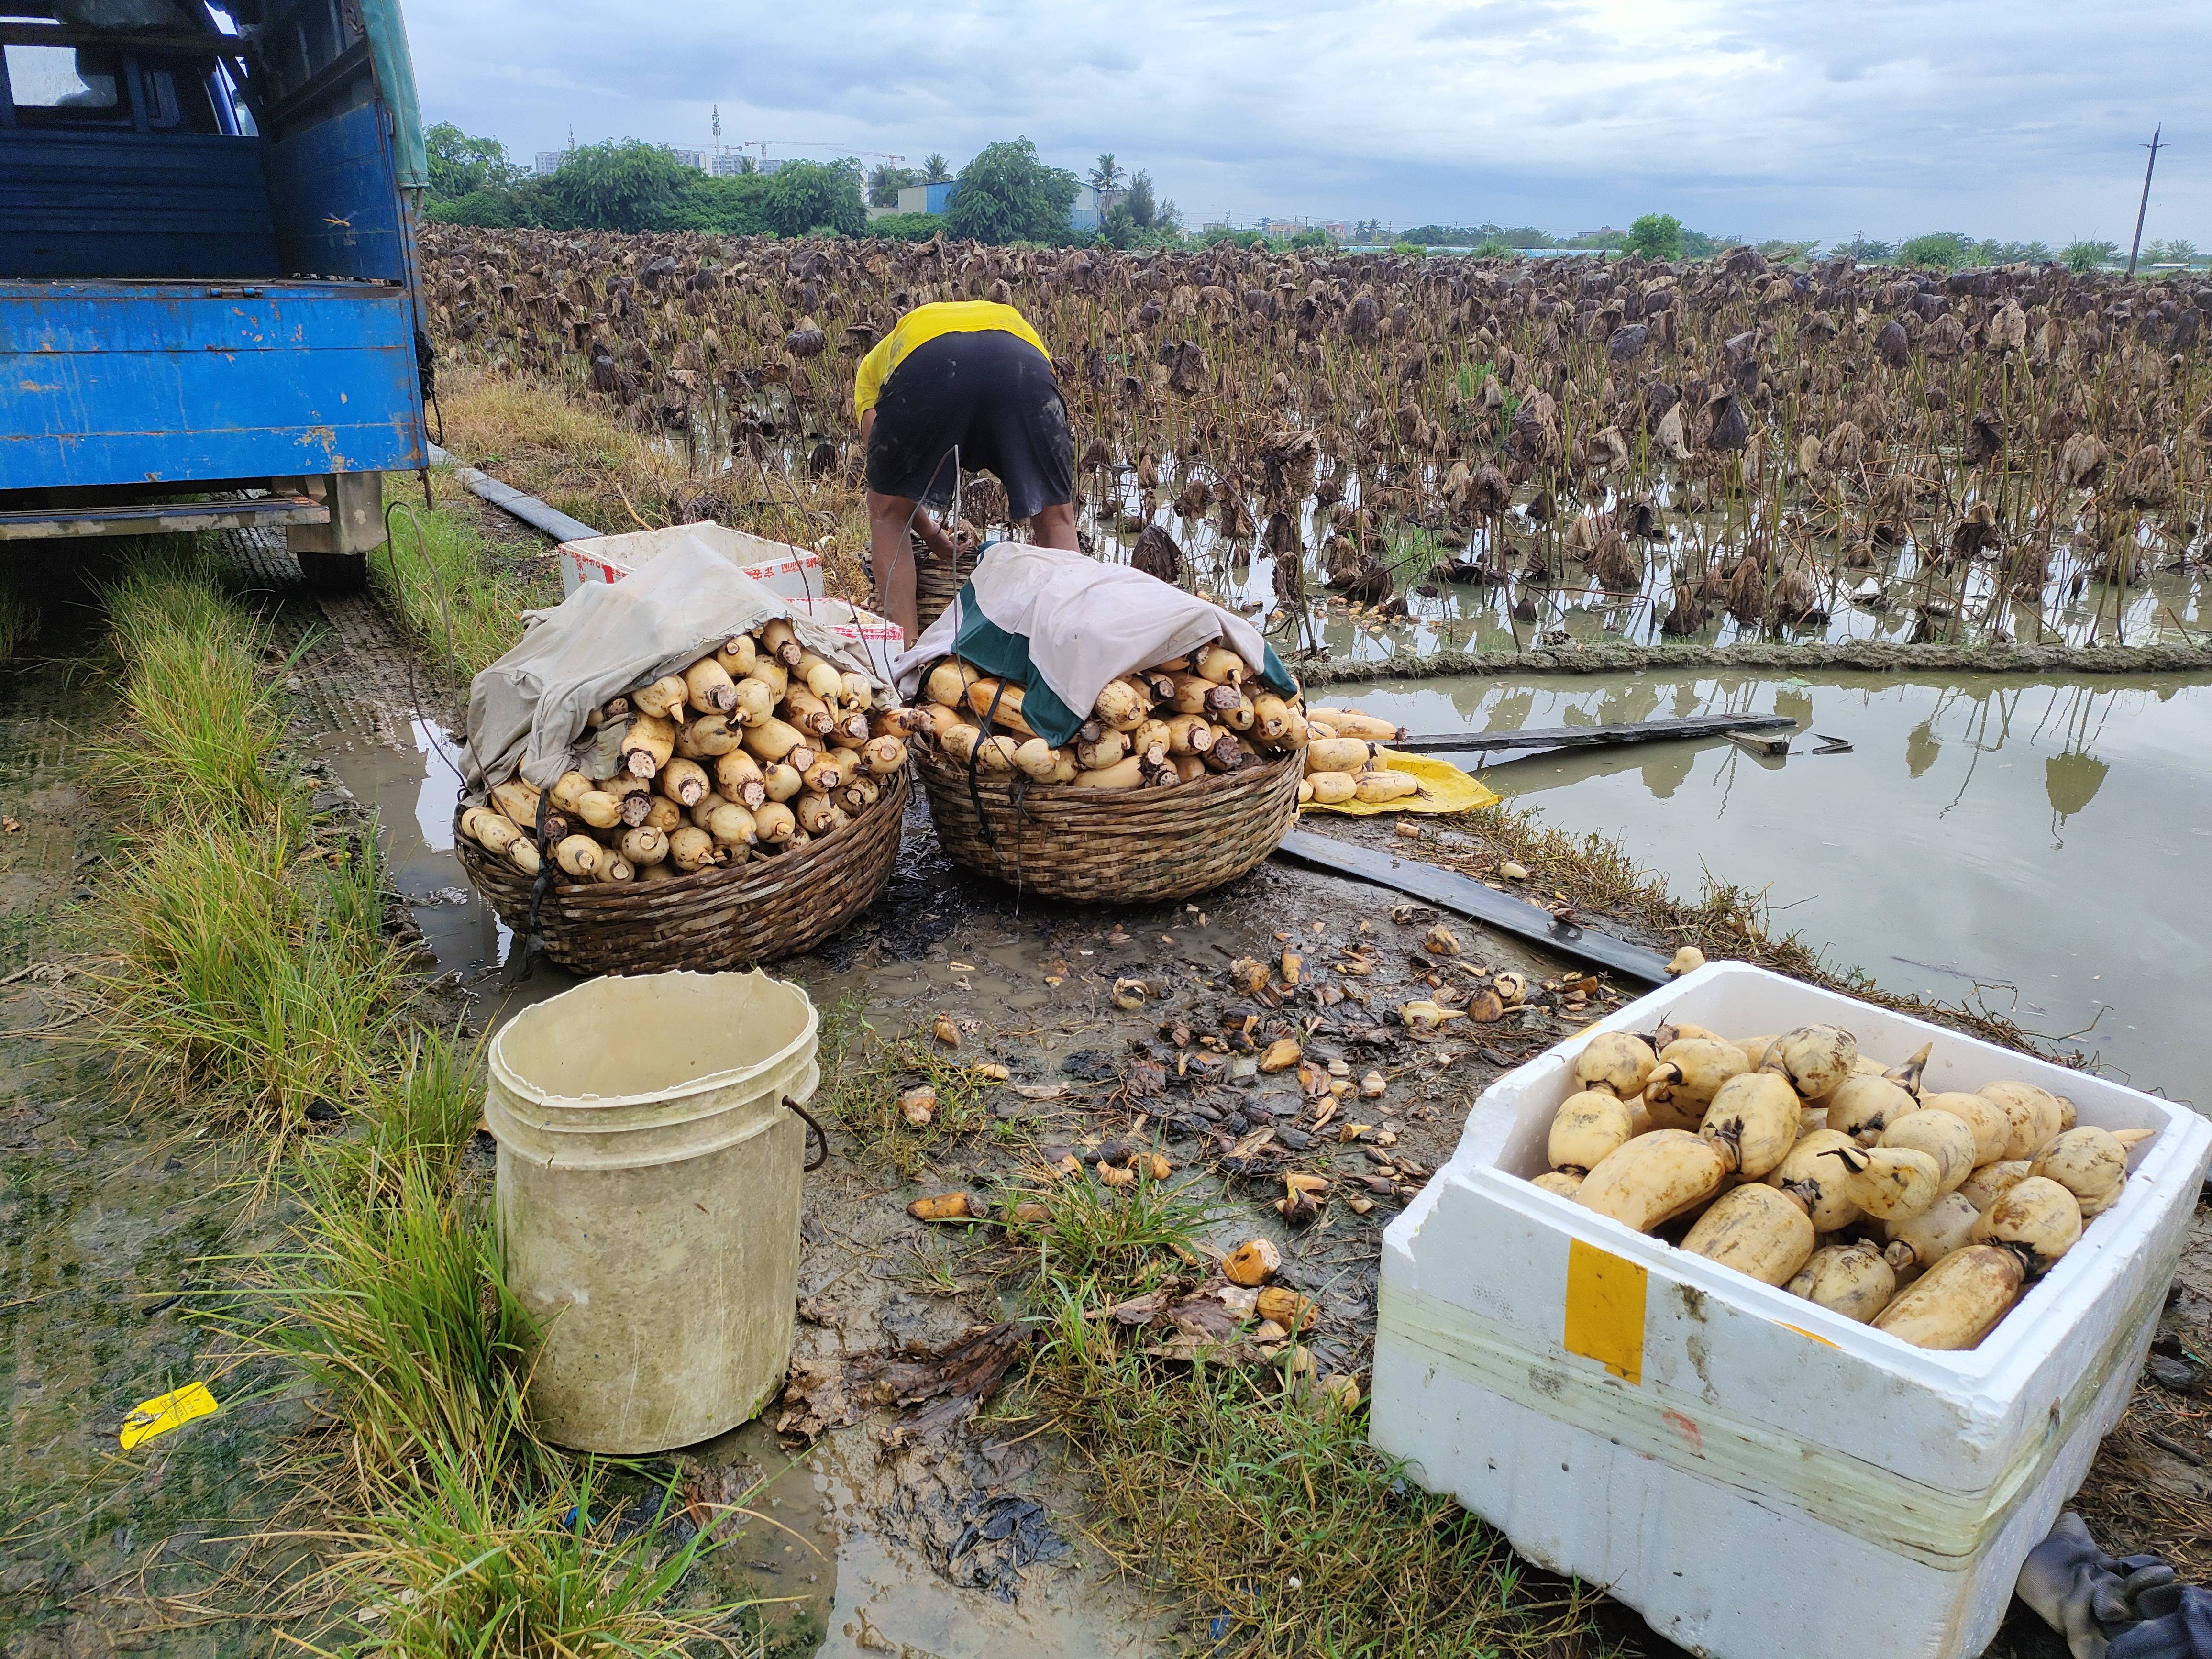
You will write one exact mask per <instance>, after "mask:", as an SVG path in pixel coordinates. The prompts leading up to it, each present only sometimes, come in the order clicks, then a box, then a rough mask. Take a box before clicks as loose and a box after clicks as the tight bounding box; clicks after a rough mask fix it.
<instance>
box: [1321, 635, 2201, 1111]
mask: <svg viewBox="0 0 2212 1659" xmlns="http://www.w3.org/2000/svg"><path fill="white" fill-rule="evenodd" d="M1347 700H1348V701H1354V702H1357V703H1358V706H1360V707H1361V708H1366V709H1369V710H1370V711H1371V712H1373V713H1376V714H1383V715H1384V716H1386V717H1388V718H1389V719H1392V720H1397V721H1399V722H1400V723H1401V724H1403V725H1406V726H1411V727H1413V729H1414V730H1416V731H1423V732H1434V731H1474V732H1483V731H1516V730H1523V729H1530V728H1539V727H1545V726H1594V725H1597V724H1601V723H1604V722H1610V721H1620V720H1639V719H1650V718H1655V717H1659V716H1662V715H1664V716H1682V715H1690V714H1709V713H1730V714H1764V713H1769V712H1771V713H1778V714H1787V715H1789V716H1790V717H1791V718H1793V719H1794V720H1796V722H1797V723H1798V726H1799V727H1800V730H1801V732H1803V733H1804V734H1805V735H1804V736H1803V737H1802V738H1801V740H1800V741H1799V742H1798V743H1797V744H1796V746H1795V748H1794V750H1793V751H1792V753H1791V754H1790V757H1789V758H1787V759H1786V760H1781V759H1776V760H1763V759H1762V758H1761V757H1755V756H1753V755H1751V754H1750V753H1748V752H1747V751H1746V750H1743V749H1742V748H1741V747H1740V746H1738V745H1737V744H1732V743H1729V742H1728V741H1726V740H1724V739H1716V740H1711V741H1707V742H1702V743H1670V744H1651V745H1644V746H1638V747H1634V748H1615V749H1607V750H1582V749H1565V750H1548V751H1543V752H1541V753H1538V754H1536V755H1534V756H1533V757H1512V758H1500V759H1499V760H1498V761H1496V762H1494V763H1491V764H1489V765H1488V766H1486V767H1485V768H1484V770H1483V776H1484V778H1485V780H1486V781H1488V782H1489V783H1490V784H1491V786H1492V787H1494V788H1496V789H1498V791H1499V792H1500V793H1503V794H1505V795H1506V796H1508V797H1509V798H1511V799H1515V800H1516V801H1518V802H1520V803H1522V804H1526V805H1541V807H1542V808H1543V809H1544V811H1546V813H1547V817H1548V818H1549V819H1550V821H1551V822H1553V823H1555V824H1557V825H1558V826H1559V827H1560V828H1562V829H1568V830H1571V831H1573V832H1574V833H1577V834H1581V833H1584V832H1587V831H1589V830H1600V831H1603V832H1605V833H1607V834H1610V835H1613V836H1619V837H1620V839H1621V840H1622V841H1623V842H1625V843H1626V846H1627V847H1628V848H1629V850H1630V851H1631V853H1632V854H1634V855H1636V856H1637V857H1638V859H1639V860H1644V862H1646V863H1647V864H1649V865H1650V866H1651V867H1653V868H1654V869H1655V870H1656V872H1659V873H1661V874H1662V875H1663V876H1664V877H1665V878H1667V879H1668V883H1669V884H1670V885H1671V886H1673V887H1674V890H1676V891H1677V892H1679V893H1681V894H1683V895H1685V896H1694V895H1696V893H1697V892H1698V891H1699V889H1700V887H1701V885H1702V884H1704V882H1705V880H1706V878H1708V876H1709V875H1710V876H1711V878H1715V879H1717V880H1722V881H1725V882H1729V883H1732V884H1737V885H1741V886H1746V887H1750V888H1754V889H1759V888H1763V889H1765V890H1766V891H1767V893H1768V895H1769V897H1770V899H1771V902H1773V903H1775V904H1776V905H1777V906H1778V907H1786V908H1781V909H1780V910H1779V913H1778V921H1780V922H1781V923H1782V924H1784V925H1786V926H1789V927H1796V928H1800V929H1802V931H1803V932H1804V933H1806V935H1807V936H1808V939H1811V940H1812V941H1813V942H1814V943H1816V944H1819V945H1822V946H1824V947H1825V948H1826V949H1827V950H1828V951H1829V953H1830V955H1831V957H1832V960H1834V961H1835V962H1836V963H1838V965H1843V966H1849V965H1852V964H1857V965H1859V966H1863V967H1864V968H1865V969H1867V970H1868V971H1869V973H1871V974H1872V975H1874V976H1875V978H1876V979H1877V980H1878V981H1881V982H1882V983H1884V984H1887V985H1891V986H1893V987H1897V988H1899V989H1905V990H1917V991H1922V992H1928V993H1932V994H1937V995H1941V996H1943V997H1945V998H1946V999H1948V1000H1957V999H1958V998H1960V997H1961V996H1963V995H1969V994H1973V993H1974V991H1975V987H1976V986H1977V984H1980V985H1982V986H1984V987H2000V986H2002V987H2008V988H2005V989H2002V990H2000V989H1996V988H1990V989H1988V990H1986V991H1985V992H1984V994H1986V995H1988V996H1989V997H1990V999H1991V1001H1992V1005H1993V1006H2000V1007H2009V1006H2011V1000H2012V999H2013V998H2015V996H2016V997H2017V1006H2016V1008H2013V1010H2012V1012H2014V1013H2015V1018H2019V1019H2020V1020H2021V1023H2022V1024H2025V1025H2027V1027H2029V1028H2030V1029H2032V1030H2038V1031H2039V1032H2042V1033H2043V1034H2045V1035H2046V1036H2052V1037H2062V1036H2068V1035H2069V1034H2078V1035H2076V1036H2075V1047H2076V1048H2079V1049H2080V1050H2081V1052H2083V1053H2085V1054H2095V1055H2098V1056H2100V1057H2101V1059H2102V1060H2103V1061H2105V1062H2106V1063H2109V1064H2110V1065H2111V1066H2113V1068H2114V1069H2115V1070H2117V1071H2118V1072H2119V1073H2123V1074H2128V1075H2131V1076H2133V1077H2134V1078H2135V1079H2136V1081H2138V1082H2139V1083H2142V1084H2146V1085H2166V1086H2167V1087H2168V1088H2170V1089H2171V1090H2172V1091H2175V1092H2177V1093H2186V1092H2187V1091H2189V1089H2190V1088H2191V1087H2192V1086H2193V1079H2194V1078H2195V1076H2196V1075H2197V1073H2198V1072H2200V1071H2201V1069H2202V1056H2201V1054H2195V1053H2191V1052H2188V1050H2189V1049H2190V1048H2191V1044H2190V1042H2189V1040H2188V1034H2189V1033H2190V1032H2191V1030H2194V1029H2195V1027H2196V1024H2197V1018H2198V1017H2197V1012H2196V1009H2195V1006H2194V1002H2195V992H2194V988H2193V987H2195V986H2196V985H2197V983H2199V982H2200V981H2201V980H2202V979H2203V976H2204V975H2206V974H2207V973H2208V972H2212V959H2208V949H2207V945H2206V944H2205V941H2206V940H2207V939H2212V884H2207V883H2205V882H2203V881H2202V880H2200V879H2198V878H2196V877H2195V876H2194V875H2192V874H2191V872H2192V871H2195V870H2197V869H2198V868H2199V867H2200V866H2202V864H2203V860H2204V858H2205V855H2206V854H2208V853H2212V769H2209V768H2207V767H2205V766H2204V765H2203V756H2204V755H2205V753H2206V752H2207V751H2208V750H2212V684H2208V683H2207V682H2205V681H2203V680H2197V681H2190V680H2185V679H2180V678H2171V677H2143V678H2116V677H2096V678H2080V679H2075V680H2069V681H2063V682H2060V683H2057V684H2032V683H2028V682H2025V681H2023V680H2021V679H2020V678H2018V677H1996V676H1960V677H1954V678H1946V679H1941V680H1918V681H1905V680H1899V679H1898V678H1893V677H1892V676H1888V675H1881V674H1851V673H1827V674H1821V675H1818V676H1814V677H1810V678H1807V677H1796V676H1793V677H1791V678H1788V679H1773V678H1760V677H1759V676H1757V675H1753V674H1747V673H1716V672H1710V671H1709V672H1703V673H1677V674H1644V675H1633V676H1628V675H1623V676H1576V675H1550V676H1542V677H1534V678H1523V679H1517V680H1514V681H1511V682H1507V681H1504V680H1502V679H1489V678H1483V679H1472V678H1460V679H1456V680H1440V681H1434V682H1419V681H1416V682H1405V681H1398V682H1391V683H1389V684H1387V685H1383V686H1377V687H1375V688H1373V689H1363V690H1362V692H1361V693H1360V694H1359V695H1358V696H1356V697H1350V698H1347ZM1813 732H1820V733H1826V734H1832V735H1834V736H1838V737H1841V738H1845V739H1847V740H1848V741H1849V742H1850V744H1851V748H1850V751H1849V752H1847V753H1845V752H1836V753H1827V754H1816V753H1814V752H1813V751H1814V748H1815V746H1816V745H1815V743H1814V739H1813V737H1812V735H1811V734H1812V733H1813ZM1470 758H1471V759H1472V758H1473V757H1470Z"/></svg>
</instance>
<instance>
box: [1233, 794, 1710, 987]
mask: <svg viewBox="0 0 2212 1659" xmlns="http://www.w3.org/2000/svg"><path fill="white" fill-rule="evenodd" d="M1275 856H1276V857H1277V858H1280V859H1289V860H1291V861H1292V862H1294V863H1297V864H1305V865H1310V866H1313V867H1314V868H1316V869H1317V870H1326V871H1328V872H1330V873H1331V874H1333V875H1339V876H1349V877H1351V878H1352V879H1353V880H1355V881H1367V882H1372V883H1374V884H1376V886H1378V887H1389V888H1395V890H1397V891H1399V892H1401V893H1409V894H1411V895H1412V896H1413V897H1415V898H1418V899H1425V900H1426V901H1428V902H1430V903H1431V904H1434V905H1437V906H1438V907H1440V908H1443V909H1446V910H1450V911H1453V912H1455V913H1456V914H1457V915H1462V916H1471V917H1473V918H1474V920H1475V921H1480V922H1482V923H1484V924H1485V925H1486V926H1488V927H1495V928H1497V929H1498V931H1499V932H1500V933H1511V934H1513V935H1514V936H1515V937H1516V938H1517V939H1528V940H1530V941H1531V942H1533V943H1534V944H1537V945H1543V946H1544V947H1545V948H1546V949H1547V950H1551V951H1558V952H1559V954H1560V955H1562V956H1567V957H1576V958H1577V959H1579V960H1581V961H1584V962H1589V963H1595V964H1596V965H1597V966H1599V967H1601V968H1606V969H1611V970H1612V971H1613V972H1614V973H1616V974H1620V975H1623V976H1624V977H1626V978H1628V979H1632V980H1634V981H1637V982H1638V984H1642V985H1661V984H1664V983H1665V982H1666V980H1667V977H1668V975H1667V958H1666V957H1662V956H1661V955H1660V954H1659V953H1658V952H1657V951H1647V950H1646V949H1644V946H1642V945H1631V944H1630V943H1628V941H1627V940H1626V939H1615V938H1613V936H1612V935H1611V934H1610V933H1592V932H1591V931H1590V930H1589V928H1587V927H1574V926H1571V925H1568V926H1564V927H1563V926H1562V925H1560V924H1559V922H1558V921H1554V920H1553V917H1552V915H1551V913H1550V912H1549V911H1547V910H1542V909H1539V908H1537V907H1536V906H1535V905H1533V904H1530V903H1528V902H1526V901H1525V900H1522V899H1517V898H1515V897H1513V896H1511V895H1510V894H1508V893H1501V892H1499V891H1498V890H1496V889H1495V888H1492V887H1486V886H1485V885H1484V884H1482V883H1481V882H1479V881H1477V880H1475V879H1474V878H1473V877H1471V876H1463V875H1462V874H1460V873H1459V872H1458V871H1456V870H1447V869H1444V868H1443V866H1440V865H1434V864H1425V863H1423V862H1422V861H1421V860H1419V859H1411V858H1402V857H1401V856H1399V855H1398V854H1395V853H1386V852H1384V851H1383V850H1382V849H1381V848H1373V847H1363V846H1361V845H1359V844H1358V842H1348V841H1338V840H1336V839H1335V838H1334V836H1320V835H1316V834H1315V833H1314V832H1313V831H1311V830H1310V829H1293V830H1291V833H1290V834H1289V835H1287V836H1284V837H1283V844H1282V845H1281V846H1280V847H1279V848H1276V849H1275Z"/></svg>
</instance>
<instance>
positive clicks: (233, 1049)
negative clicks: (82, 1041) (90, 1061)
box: [102, 823, 403, 1137]
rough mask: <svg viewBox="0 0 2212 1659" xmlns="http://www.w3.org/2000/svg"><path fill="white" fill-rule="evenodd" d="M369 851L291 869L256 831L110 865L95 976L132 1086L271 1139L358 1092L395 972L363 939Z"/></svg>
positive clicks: (385, 954) (182, 832) (211, 832)
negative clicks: (315, 1109) (111, 897)
mask: <svg viewBox="0 0 2212 1659" xmlns="http://www.w3.org/2000/svg"><path fill="white" fill-rule="evenodd" d="M380 885H381V884H380V879H379V870H378V865H377V862H376V860H375V857H374V848H373V847H363V848H360V849H359V850H358V851H357V852H356V854H354V855H352V856H350V857H348V856H343V855H341V856H339V857H337V859H335V860H333V861H331V863H329V864H326V865H320V866H305V867H301V866H296V865H295V860H294V859H293V857H292V849H291V845H290V841H289V836H288V834H287V833H286V832H285V830H284V829H282V828H280V827H276V826H273V825H269V824H259V825H254V826H252V827H244V826H237V827H229V828H225V827H222V826H219V825H217V824H214V823H209V824H194V823H185V824H179V825H177V826H175V827H173V828H170V829H163V830H160V831H157V832H156V833H155V835H154V836H152V837H151V838H150V839H149V840H148V841H146V842H143V844H141V845H140V846H139V847H138V848H137V849H136V851H135V852H134V853H133V854H131V856H130V858H129V860H128V861H127V862H126V863H125V865H124V866H123V869H122V872H121V875H120V879H119V881H118V884H117V887H116V890H115V915H116V920H117V923H118V930H119V932H120V934H121V939H120V940H119V943H120V945H121V946H122V950H123V952H124V956H125V962H124V963H123V964H122V965H121V966H119V967H118V968H115V969H111V970H109V971H108V972H107V973H106V975H104V978H103V984H102V989H103V990H104V992H105V993H106V997H107V1000H108V1004H109V1008H110V1012H111V1018H110V1019H109V1022H108V1036H109V1039H110V1041H111V1042H113V1043H115V1045H116V1046H117V1047H118V1048H120V1049H121V1050H122V1052H123V1054H124V1056H125V1059H126V1061H127V1062H129V1068H130V1069H132V1070H135V1071H136V1072H137V1074H138V1079H139V1082H140V1084H141V1087H142V1091H144V1090H148V1089H152V1088H155V1087H159V1086H161V1085H169V1086H172V1087H173V1089H174V1090H175V1091H176V1092H177V1094H178V1095H179V1097H180V1098H181V1097H187V1096H190V1097H197V1100H198V1101H199V1103H202V1104H204V1105H205V1106H208V1107H211V1108H213V1109H216V1111H217V1112H219V1113H220V1114H221V1115H223V1116H225V1117H227V1118H228V1119H230V1120H232V1121H237V1122H240V1123H242V1124H245V1125H246V1126H248V1127H252V1128H254V1129H256V1130H258V1131H259V1132H261V1133H267V1134H271V1135H275V1136H278V1137H282V1136H283V1135H286V1134H289V1133H293V1132H295V1131H296V1130H298V1129H299V1127H301V1124H302V1123H303V1122H304V1121H306V1119H307V1108H308V1106H309V1105H310V1104H311V1103H313V1102H316V1101H318V1100H321V1101H327V1102H330V1103H332V1104H339V1105H343V1104H344V1103H349V1102H351V1101H355V1100H357V1099H359V1098H360V1097H362V1095H363V1094H364V1092H365V1091H367V1089H368V1085H369V1083H370V1080H371V1078H372V1075H373V1073H374V1068H375V1066H376V1064H377V1061H376V1059H375V1054H376V1049H377V1048H378V1045H379V1044H380V1042H383V1041H384V1040H385V1038H386V1036H388V1035H389V1033H390V1031H391V1029H392V1004H393V1000H394V998H395V996H396V994H397V993H398V987H399V983H400V980H401V976H402V971H403V970H402V963H401V961H400V958H399V957H398V954H397V953H396V952H394V951H392V949H391V948H390V947H389V945H387V944H386V941H385V940H384V939H383V938H382V937H381V936H380V933H378V931H377V927H376V918H377V917H378V915H380V909H381V897H380Z"/></svg>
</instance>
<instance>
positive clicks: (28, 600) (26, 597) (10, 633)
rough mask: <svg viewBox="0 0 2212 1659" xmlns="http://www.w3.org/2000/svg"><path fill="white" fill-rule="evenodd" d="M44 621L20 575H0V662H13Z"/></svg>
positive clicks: (9, 572) (37, 634)
mask: <svg viewBox="0 0 2212 1659" xmlns="http://www.w3.org/2000/svg"><path fill="white" fill-rule="evenodd" d="M45 621H46V617H45V613H44V612H43V611H40V608H39V602H38V601H37V600H36V599H33V597H32V596H31V592H30V590H29V588H28V587H27V585H26V584H25V582H24V580H23V578H22V577H21V574H19V573H17V572H15V571H14V570H9V571H5V572H0V662H13V661H14V660H15V659H16V657H17V656H18V655H20V654H21V652H22V649H23V647H25V646H27V645H28V644H30V643H31V641H33V640H35V639H37V638H38V637H39V629H40V627H41V626H43V625H44V623H45Z"/></svg>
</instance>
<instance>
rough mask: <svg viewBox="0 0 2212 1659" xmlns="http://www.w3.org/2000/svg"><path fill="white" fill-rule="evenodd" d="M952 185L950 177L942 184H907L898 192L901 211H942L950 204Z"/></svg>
mask: <svg viewBox="0 0 2212 1659" xmlns="http://www.w3.org/2000/svg"><path fill="white" fill-rule="evenodd" d="M953 189H954V185H953V183H952V181H951V179H946V180H945V181H944V182H943V183H942V184H936V185H908V186H907V187H906V188H905V189H903V190H902V191H899V193H898V210H899V211H900V212H901V213H942V212H944V211H945V209H946V208H948V207H950V206H951V204H952V191H953Z"/></svg>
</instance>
